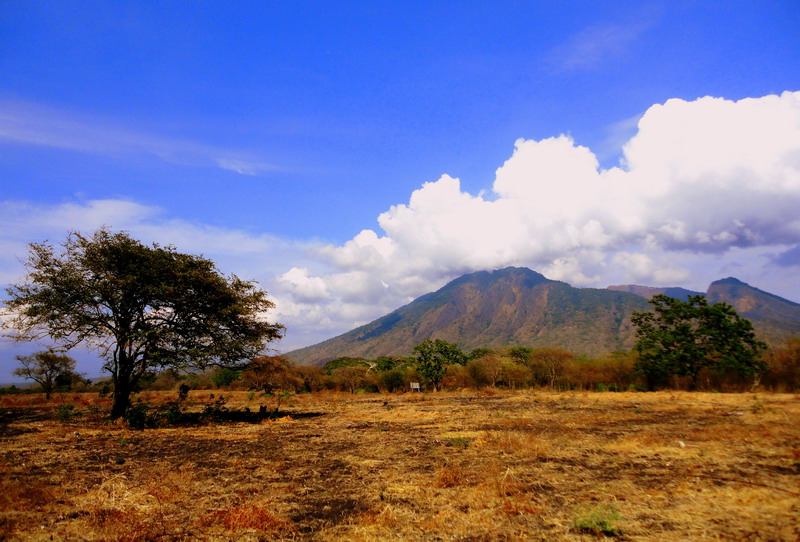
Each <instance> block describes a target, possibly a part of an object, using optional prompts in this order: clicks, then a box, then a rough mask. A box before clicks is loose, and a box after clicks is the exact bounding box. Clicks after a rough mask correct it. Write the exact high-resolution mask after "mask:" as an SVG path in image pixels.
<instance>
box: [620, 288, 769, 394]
mask: <svg viewBox="0 0 800 542" xmlns="http://www.w3.org/2000/svg"><path fill="white" fill-rule="evenodd" d="M650 303H651V304H652V305H653V311H652V312H635V313H633V316H632V318H631V321H632V322H633V324H634V325H635V326H636V336H637V342H636V346H635V349H636V351H637V352H638V353H639V360H638V362H637V370H638V371H639V372H640V373H641V374H642V375H644V377H645V378H646V380H647V385H648V388H650V389H654V388H655V387H657V386H659V385H662V384H663V383H664V382H665V380H666V379H667V378H668V377H669V376H671V375H674V374H675V375H682V376H689V377H690V378H691V387H692V389H694V388H696V387H697V378H698V375H699V374H700V371H702V370H703V369H710V370H713V371H718V372H723V371H732V372H737V373H739V374H742V375H751V374H755V373H757V372H759V371H762V370H763V369H764V367H765V364H764V362H763V361H762V360H761V359H760V356H759V354H760V352H761V351H762V350H764V349H765V348H766V345H765V344H764V343H762V342H761V341H758V340H757V339H756V337H755V333H754V331H753V326H752V324H751V323H750V321H749V320H747V319H745V318H742V317H740V316H739V314H738V313H737V312H736V310H735V309H734V308H733V307H731V306H730V305H728V304H727V303H715V304H713V305H709V304H708V302H707V301H706V299H705V297H704V296H701V295H697V296H690V297H689V298H688V300H687V301H685V302H684V301H680V300H678V299H675V298H672V297H669V296H666V295H656V296H653V298H652V299H651V300H650Z"/></svg>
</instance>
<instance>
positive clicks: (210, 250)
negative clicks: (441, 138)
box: [0, 92, 800, 350]
mask: <svg viewBox="0 0 800 542" xmlns="http://www.w3.org/2000/svg"><path fill="white" fill-rule="evenodd" d="M638 126H639V129H638V131H637V132H636V133H635V134H634V135H633V136H632V137H631V138H630V140H629V141H628V142H627V144H626V145H625V146H624V166H623V167H615V168H610V169H603V168H601V167H600V165H599V164H598V160H597V158H596V156H595V154H594V153H593V152H592V151H591V150H590V149H588V148H586V147H583V146H580V145H578V144H576V143H575V142H574V141H573V140H572V139H571V138H569V137H568V136H558V137H553V138H548V139H543V140H541V141H532V140H519V141H517V142H516V144H515V146H514V150H513V153H512V155H511V157H510V158H509V159H508V160H507V161H506V162H505V163H504V164H502V165H500V167H499V168H498V170H497V173H496V177H495V179H494V184H493V185H492V189H491V190H486V191H482V192H481V193H479V194H478V195H472V194H470V193H467V192H465V191H464V190H462V188H461V184H460V181H459V180H458V179H456V178H453V177H450V176H448V175H443V176H441V177H440V178H439V179H437V180H435V181H433V182H427V183H424V184H423V185H422V186H421V187H420V188H419V189H417V190H415V191H414V192H413V193H412V194H411V195H410V197H409V200H408V202H407V203H399V204H396V205H393V206H391V207H390V208H389V209H387V210H386V211H385V212H384V213H382V214H380V216H378V218H377V225H378V227H376V228H375V229H366V230H364V231H362V232H360V233H359V234H358V235H356V236H355V237H354V238H353V239H351V240H349V241H347V242H346V243H343V244H341V245H323V244H320V243H316V242H311V241H309V242H296V241H291V240H285V239H279V238H276V237H273V236H270V235H254V234H251V233H248V232H242V231H237V230H228V229H223V228H215V227H211V226H207V225H203V224H196V223H190V222H186V221H182V220H178V219H174V218H169V217H167V216H165V212H164V211H163V210H161V209H158V208H153V207H149V206H145V205H141V204H138V203H135V202H130V201H121V200H96V201H86V202H78V203H65V204H61V205H52V206H35V205H31V204H27V203H24V202H5V203H0V211H1V214H0V227H1V228H2V232H0V278H2V279H3V281H4V282H9V281H11V280H16V278H17V277H19V276H20V273H21V264H20V263H19V262H18V261H17V260H16V259H15V258H16V257H18V256H23V255H24V253H25V243H27V242H29V241H38V240H44V239H50V240H51V241H55V242H60V241H61V240H63V237H64V235H65V233H66V231H67V230H69V229H78V230H81V231H92V230H94V229H96V228H98V227H100V226H102V225H108V226H110V227H112V228H114V229H126V230H128V231H130V232H131V233H132V234H133V235H134V236H136V237H138V238H140V239H142V240H144V241H146V242H151V241H157V242H161V243H165V244H166V243H171V244H174V245H175V246H176V247H177V248H178V249H179V250H182V251H186V252H192V253H203V254H205V255H207V256H209V257H211V258H212V259H214V260H215V261H217V262H218V264H219V266H220V268H221V269H222V270H223V271H224V272H226V273H227V272H235V273H237V274H239V275H240V276H242V277H243V278H247V279H256V280H259V281H260V282H261V284H262V285H263V286H264V287H265V288H266V289H267V291H268V292H269V294H270V296H271V298H272V299H273V300H274V301H275V302H276V304H277V307H276V309H275V310H274V311H272V313H271V314H272V317H273V318H274V319H275V320H276V321H278V322H280V323H282V324H284V325H286V326H287V336H286V339H284V340H283V341H282V342H281V343H280V344H279V345H278V347H279V348H281V349H283V350H288V349H292V348H296V347H300V346H304V345H308V344H312V343H314V342H318V341H321V340H324V339H327V338H329V337H331V336H333V335H336V334H338V333H342V332H345V331H347V330H349V329H352V328H353V327H355V326H357V325H359V324H363V323H366V322H369V321H371V320H373V319H375V318H377V317H379V316H381V315H383V314H386V313H387V312H389V311H391V310H394V309H396V308H397V307H399V306H401V305H403V304H405V303H408V302H409V301H411V300H412V299H414V298H416V297H418V296H420V295H422V294H424V293H427V292H430V291H432V290H434V289H436V288H438V287H440V286H442V285H443V284H444V283H445V282H447V281H448V280H451V279H452V278H455V277H457V276H459V275H460V274H463V273H466V272H470V271H476V270H482V269H496V268H500V267H505V266H509V265H524V266H528V267H530V268H532V269H535V270H537V271H539V272H542V273H544V274H545V275H546V276H548V277H549V278H553V279H558V280H564V281H566V282H570V283H572V284H574V285H580V286H592V285H596V286H605V285H608V284H619V283H626V282H637V283H640V284H649V285H654V286H658V285H662V286H665V285H677V286H684V287H687V288H692V289H696V290H703V289H705V287H706V286H707V285H708V283H709V282H710V281H712V280H715V279H717V278H721V277H723V276H728V275H736V276H737V277H738V278H740V279H742V280H745V281H748V282H751V283H752V284H754V285H755V286H758V287H761V288H763V289H767V290H769V291H773V292H775V293H778V294H779V295H784V296H786V297H789V298H790V299H794V300H798V298H800V295H798V290H797V284H796V277H795V276H794V275H793V274H792V272H793V269H794V270H796V266H795V264H796V260H797V258H796V252H797V249H796V248H793V247H797V246H798V245H800V215H798V213H797V209H798V208H800V92H793V93H792V92H787V93H784V94H782V95H780V96H766V97H764V98H756V99H747V100H741V101H738V102H733V101H728V100H722V99H719V98H701V99H698V100H694V101H683V100H669V101H667V102H666V103H664V104H662V105H656V106H653V107H651V108H650V109H648V110H647V111H646V112H645V113H644V114H643V115H642V116H641V119H640V121H639V124H638Z"/></svg>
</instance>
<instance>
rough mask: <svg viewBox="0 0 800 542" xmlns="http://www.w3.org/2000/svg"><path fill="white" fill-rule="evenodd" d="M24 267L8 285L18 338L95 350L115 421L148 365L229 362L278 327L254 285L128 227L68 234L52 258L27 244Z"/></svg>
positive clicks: (42, 247)
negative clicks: (107, 379)
mask: <svg viewBox="0 0 800 542" xmlns="http://www.w3.org/2000/svg"><path fill="white" fill-rule="evenodd" d="M26 267H27V268H28V275H27V277H26V279H25V281H24V282H23V283H21V284H17V285H12V286H11V287H9V288H8V289H7V292H8V295H9V299H8V300H7V301H6V305H7V306H8V308H9V309H10V312H11V313H12V314H13V315H14V317H13V320H12V322H11V326H12V327H13V328H15V329H16V331H17V334H16V338H17V340H35V339H40V338H44V337H47V336H49V337H50V339H51V340H53V341H54V342H56V343H57V344H58V345H59V346H61V347H63V348H64V349H67V350H69V349H70V348H73V347H75V346H77V345H79V344H84V345H87V346H89V347H93V348H96V349H97V350H98V351H99V353H100V355H101V356H102V357H103V358H104V359H105V364H104V366H103V368H104V369H105V370H107V371H109V372H110V373H111V377H112V382H113V386H114V396H113V404H112V408H111V416H112V418H119V417H122V416H124V415H125V412H126V411H127V409H128V407H129V406H130V394H131V392H132V390H133V389H134V387H135V386H136V384H137V382H138V381H139V379H140V378H141V377H142V376H143V375H144V374H145V373H146V372H147V371H150V370H153V369H160V368H165V367H181V368H184V367H196V368H200V369H205V368H206V367H208V366H213V365H216V366H223V367H235V366H237V365H238V364H239V363H241V362H242V361H244V360H248V359H250V358H252V357H254V356H256V355H258V354H260V353H261V352H262V350H263V349H264V346H265V343H266V342H269V341H272V340H273V339H277V338H279V337H281V336H282V333H283V326H281V325H279V324H271V323H269V322H267V321H266V320H265V319H264V318H263V314H264V312H265V311H266V310H268V309H270V308H272V307H273V304H272V302H270V301H269V300H268V299H267V297H266V294H265V293H264V292H263V291H261V290H260V289H259V288H257V287H256V285H255V283H253V282H249V281H244V280H241V279H239V278H238V277H236V276H235V275H231V276H230V277H225V276H223V275H221V274H220V273H219V271H218V270H217V268H216V266H215V265H214V262H212V261H211V260H209V259H206V258H204V257H202V256H193V255H189V254H182V253H180V252H177V251H176V250H175V249H174V248H173V247H171V246H166V247H162V246H159V245H158V244H153V245H152V246H147V245H144V244H142V243H141V242H139V241H137V240H135V239H133V238H131V237H130V236H129V235H128V234H127V233H125V232H121V233H112V232H110V231H108V230H106V229H100V230H98V231H97V232H95V233H94V234H93V235H91V236H84V235H82V234H80V233H75V232H73V233H70V234H69V236H68V237H67V240H66V242H65V243H64V244H63V250H62V251H61V252H60V253H58V254H57V253H56V251H55V249H54V248H53V247H52V246H51V245H49V244H47V243H32V244H31V245H30V254H29V257H28V260H27V261H26Z"/></svg>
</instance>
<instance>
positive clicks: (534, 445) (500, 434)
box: [479, 431, 552, 458]
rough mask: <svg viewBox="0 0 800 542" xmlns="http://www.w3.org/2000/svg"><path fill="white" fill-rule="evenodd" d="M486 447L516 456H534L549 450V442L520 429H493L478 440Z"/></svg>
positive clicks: (544, 453) (541, 454)
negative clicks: (493, 430)
mask: <svg viewBox="0 0 800 542" xmlns="http://www.w3.org/2000/svg"><path fill="white" fill-rule="evenodd" d="M479 443H480V444H481V445H483V446H484V447H486V448H490V449H493V450H499V451H502V452H506V453H510V454H514V455H517V456H522V457H528V458H535V457H541V456H543V455H546V454H548V453H549V452H550V451H551V447H552V446H551V442H550V441H549V440H545V439H543V438H540V437H539V436H538V435H535V434H530V433H528V432H522V431H495V432H492V433H488V434H487V435H486V436H485V437H483V438H482V439H480V440H479Z"/></svg>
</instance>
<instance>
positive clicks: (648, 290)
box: [608, 284, 703, 301]
mask: <svg viewBox="0 0 800 542" xmlns="http://www.w3.org/2000/svg"><path fill="white" fill-rule="evenodd" d="M608 289H609V290H613V291H615V292H628V293H631V294H636V295H639V296H642V297H644V298H647V299H650V298H651V297H653V296H654V295H659V294H661V295H667V296H669V297H674V298H675V299H680V300H681V301H686V300H688V299H689V296H690V295H703V292H695V291H692V290H687V289H686V288H678V287H672V286H671V287H667V288H659V287H654V286H639V285H636V284H622V285H619V286H609V287H608Z"/></svg>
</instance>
